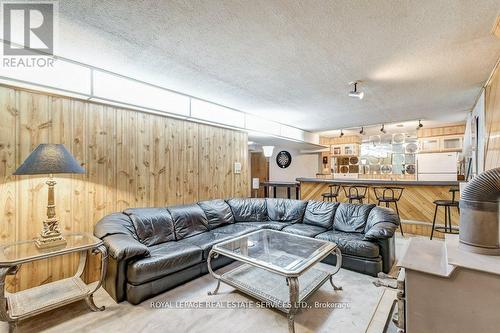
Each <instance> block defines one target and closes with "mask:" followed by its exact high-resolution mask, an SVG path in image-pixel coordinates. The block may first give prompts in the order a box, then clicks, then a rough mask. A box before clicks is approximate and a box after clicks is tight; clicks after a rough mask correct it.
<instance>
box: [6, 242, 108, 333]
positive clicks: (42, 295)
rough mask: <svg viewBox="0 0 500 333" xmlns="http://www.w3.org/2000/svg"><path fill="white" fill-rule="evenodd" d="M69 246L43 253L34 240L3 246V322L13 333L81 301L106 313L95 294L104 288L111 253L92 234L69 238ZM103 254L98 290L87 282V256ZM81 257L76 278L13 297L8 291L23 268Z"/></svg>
mask: <svg viewBox="0 0 500 333" xmlns="http://www.w3.org/2000/svg"><path fill="white" fill-rule="evenodd" d="M64 237H65V238H66V240H67V244H66V245H63V246H61V247H54V248H47V249H39V248H37V246H36V245H35V241H34V240H30V241H21V242H16V243H11V244H6V245H2V246H0V320H1V321H6V322H9V332H13V330H14V328H15V327H16V324H17V321H18V320H22V319H25V318H28V317H32V316H35V315H38V314H40V313H42V312H46V311H49V310H53V309H55V308H58V307H60V306H63V305H66V304H69V303H73V302H75V301H78V300H83V299H85V301H86V302H87V305H88V306H89V308H90V309H91V310H92V311H103V310H104V306H102V307H97V306H96V305H95V303H94V300H93V294H94V293H95V292H96V291H97V289H99V288H100V286H101V284H102V281H103V279H104V276H105V275H106V268H107V262H108V260H107V258H108V252H107V250H106V247H105V246H104V244H103V242H102V241H101V240H100V239H98V238H96V237H94V236H93V235H92V234H89V233H75V234H66V235H64ZM88 252H91V253H92V254H94V255H96V254H98V253H101V275H100V279H99V281H98V283H97V286H95V287H94V288H92V286H91V285H90V284H86V283H85V282H84V281H83V279H82V275H83V270H84V268H85V265H86V263H87V254H88ZM70 253H79V254H80V261H79V265H78V269H77V271H76V273H75V275H74V276H72V277H70V278H66V279H62V280H58V281H54V282H50V283H47V284H44V285H41V286H38V287H34V288H30V289H26V290H22V291H20V292H16V293H9V292H7V291H6V290H5V278H6V276H7V275H15V274H16V273H17V271H18V270H19V268H20V267H21V265H22V264H25V263H29V262H33V261H37V260H41V259H47V258H52V257H57V256H61V255H64V254H70Z"/></svg>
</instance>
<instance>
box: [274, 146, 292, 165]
mask: <svg viewBox="0 0 500 333" xmlns="http://www.w3.org/2000/svg"><path fill="white" fill-rule="evenodd" d="M291 163H292V155H290V153H289V152H287V151H286V150H282V151H280V152H279V153H278V155H276V164H278V166H279V167H280V168H282V169H285V168H288V167H289V166H290V164H291Z"/></svg>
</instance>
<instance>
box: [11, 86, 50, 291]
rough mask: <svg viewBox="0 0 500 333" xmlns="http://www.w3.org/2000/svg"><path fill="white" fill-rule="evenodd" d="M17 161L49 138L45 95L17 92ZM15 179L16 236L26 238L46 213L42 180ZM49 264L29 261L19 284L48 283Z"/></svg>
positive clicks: (26, 177) (47, 103) (43, 180)
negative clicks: (18, 123)
mask: <svg viewBox="0 0 500 333" xmlns="http://www.w3.org/2000/svg"><path fill="white" fill-rule="evenodd" d="M19 98H20V100H19V112H20V114H19V122H20V127H19V131H20V133H19V139H20V141H19V145H18V149H19V150H18V153H19V161H24V159H26V157H28V155H29V154H30V153H31V151H32V150H33V149H34V148H36V146H37V145H38V144H39V143H41V142H48V141H49V126H50V122H49V97H48V96H45V95H38V94H31V93H28V92H24V91H21V92H20V94H19ZM16 179H17V181H18V182H19V187H18V193H17V203H18V216H19V220H18V223H17V227H18V229H19V232H18V237H19V239H30V238H32V237H34V236H36V235H37V234H38V232H39V231H40V227H41V224H42V221H43V219H44V218H45V216H46V214H45V213H46V205H47V203H46V200H47V188H46V185H45V182H46V179H45V178H44V177H39V176H29V177H28V176H23V177H16ZM48 276H49V265H48V264H44V265H40V264H37V263H30V264H26V265H23V267H22V268H21V270H20V272H19V282H18V283H19V286H20V288H22V289H24V288H27V287H29V286H31V285H40V284H43V283H45V282H48Z"/></svg>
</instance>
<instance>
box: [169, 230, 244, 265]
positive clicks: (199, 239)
mask: <svg viewBox="0 0 500 333" xmlns="http://www.w3.org/2000/svg"><path fill="white" fill-rule="evenodd" d="M216 230H218V229H216ZM247 230H248V229H247ZM234 237H235V235H232V234H230V233H222V232H217V231H209V232H204V233H202V234H199V235H196V236H193V237H189V238H186V239H183V240H182V241H179V242H182V243H188V244H192V245H196V246H197V247H200V248H201V249H202V250H203V260H206V259H207V258H208V254H209V252H210V250H211V249H212V246H214V245H215V244H217V243H220V242H224V241H227V240H229V239H231V238H234Z"/></svg>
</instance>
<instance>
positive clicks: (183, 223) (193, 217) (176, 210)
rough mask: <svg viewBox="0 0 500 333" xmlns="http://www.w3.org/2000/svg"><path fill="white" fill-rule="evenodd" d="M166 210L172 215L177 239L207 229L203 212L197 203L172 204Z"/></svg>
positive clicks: (206, 221)
mask: <svg viewBox="0 0 500 333" xmlns="http://www.w3.org/2000/svg"><path fill="white" fill-rule="evenodd" d="M168 211H169V212H170V215H172V220H173V222H174V230H175V237H176V239H177V240H181V239H183V238H186V237H192V236H195V235H198V234H200V233H202V232H207V231H208V230H209V228H208V220H207V217H206V216H205V212H204V211H203V209H201V207H200V206H198V205H197V204H192V205H182V206H173V207H169V208H168Z"/></svg>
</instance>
